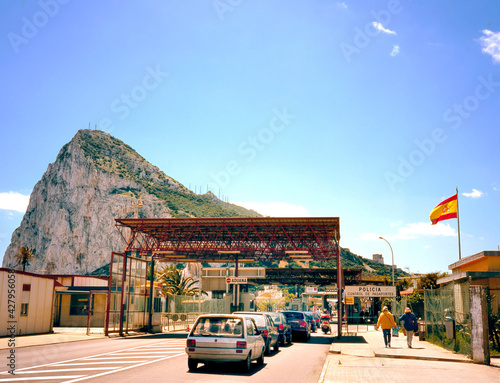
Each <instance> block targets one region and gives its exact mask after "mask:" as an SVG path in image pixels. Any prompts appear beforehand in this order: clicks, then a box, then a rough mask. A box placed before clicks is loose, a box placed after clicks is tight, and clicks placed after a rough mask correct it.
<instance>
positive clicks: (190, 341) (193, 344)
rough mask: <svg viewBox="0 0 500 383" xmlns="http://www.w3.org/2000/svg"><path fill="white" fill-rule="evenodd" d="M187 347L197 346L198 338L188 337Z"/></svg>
mask: <svg viewBox="0 0 500 383" xmlns="http://www.w3.org/2000/svg"><path fill="white" fill-rule="evenodd" d="M186 346H187V347H196V340H194V339H188V340H187V342H186Z"/></svg>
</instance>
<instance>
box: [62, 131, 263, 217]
mask: <svg viewBox="0 0 500 383" xmlns="http://www.w3.org/2000/svg"><path fill="white" fill-rule="evenodd" d="M75 140H77V143H78V144H79V146H80V147H81V148H82V150H83V152H84V154H85V157H86V158H87V159H88V160H89V162H90V163H91V164H92V165H94V166H95V167H97V168H98V169H99V170H101V171H103V172H106V173H112V174H115V175H117V176H118V177H120V178H125V179H129V180H131V181H134V182H136V183H138V184H139V185H140V186H141V187H142V189H143V190H132V189H130V190H126V191H123V190H119V191H117V192H119V193H122V194H124V193H127V195H129V196H131V197H135V198H139V197H140V195H141V194H142V193H144V192H146V193H149V194H152V195H155V196H156V197H158V198H159V199H161V200H163V201H164V202H165V203H166V204H167V206H168V207H169V208H170V209H171V210H172V216H173V217H259V216H260V214H258V213H257V212H255V211H252V210H247V209H245V208H243V207H241V206H237V205H234V204H231V203H227V202H223V201H221V200H219V199H218V198H217V197H216V196H215V195H214V194H213V193H212V192H208V193H206V194H201V195H199V194H195V193H193V192H192V191H190V190H189V189H187V188H186V187H185V186H184V185H182V184H181V183H180V182H178V181H176V180H174V179H173V178H171V177H169V176H167V175H166V174H165V173H164V172H162V171H161V170H160V169H158V168H157V167H156V166H154V165H152V164H150V163H149V162H148V161H147V160H146V159H144V157H142V156H141V155H140V154H139V153H137V152H136V151H135V150H134V149H133V148H131V147H130V146H129V145H127V144H125V143H124V142H123V141H121V140H119V139H117V138H115V137H113V136H111V135H109V134H106V133H104V132H102V131H99V130H80V131H79V132H78V134H77V135H76V136H75ZM64 155H65V151H64V150H62V151H61V154H60V156H64ZM139 213H140V212H139ZM140 218H149V217H140Z"/></svg>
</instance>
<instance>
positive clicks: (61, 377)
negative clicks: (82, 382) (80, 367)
mask: <svg viewBox="0 0 500 383" xmlns="http://www.w3.org/2000/svg"><path fill="white" fill-rule="evenodd" d="M82 376H85V375H71V376H34V377H32V378H27V377H22V378H11V379H0V382H25V381H27V380H49V379H51V380H54V379H67V378H72V379H73V378H79V377H82Z"/></svg>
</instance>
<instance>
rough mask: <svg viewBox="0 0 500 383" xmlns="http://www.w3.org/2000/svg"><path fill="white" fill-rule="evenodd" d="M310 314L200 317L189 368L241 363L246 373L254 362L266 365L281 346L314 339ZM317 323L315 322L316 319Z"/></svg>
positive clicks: (189, 348) (190, 349) (191, 334)
mask: <svg viewBox="0 0 500 383" xmlns="http://www.w3.org/2000/svg"><path fill="white" fill-rule="evenodd" d="M308 316H309V314H308V313H306V312H302V311H288V310H287V311H279V312H250V311H247V312H245V311H240V312H233V313H232V314H204V315H200V316H199V317H198V318H197V319H196V321H195V323H194V325H193V327H192V329H191V331H190V332H189V334H188V336H187V340H186V353H187V355H188V369H189V370H190V371H194V370H196V369H197V368H198V365H199V364H210V363H228V362H232V363H238V364H239V365H240V366H241V369H242V370H243V371H245V372H248V371H250V369H251V366H252V362H254V361H255V362H256V363H257V365H262V364H263V363H264V356H267V355H270V354H271V348H272V349H273V351H274V352H275V353H276V352H278V351H279V348H280V345H281V346H285V345H289V346H291V345H292V339H293V340H298V339H300V340H302V341H305V342H308V341H309V340H310V338H311V332H312V328H311V322H310V319H309V318H308ZM313 321H314V319H313Z"/></svg>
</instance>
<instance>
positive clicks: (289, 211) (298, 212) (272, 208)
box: [234, 202, 311, 217]
mask: <svg viewBox="0 0 500 383" xmlns="http://www.w3.org/2000/svg"><path fill="white" fill-rule="evenodd" d="M234 204H235V205H239V206H243V207H246V208H247V209H252V210H255V211H256V212H258V213H260V214H262V215H264V216H269V217H310V216H311V214H310V213H309V212H308V211H307V209H306V208H305V207H303V206H298V205H291V204H289V203H285V202H268V203H262V202H234Z"/></svg>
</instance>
